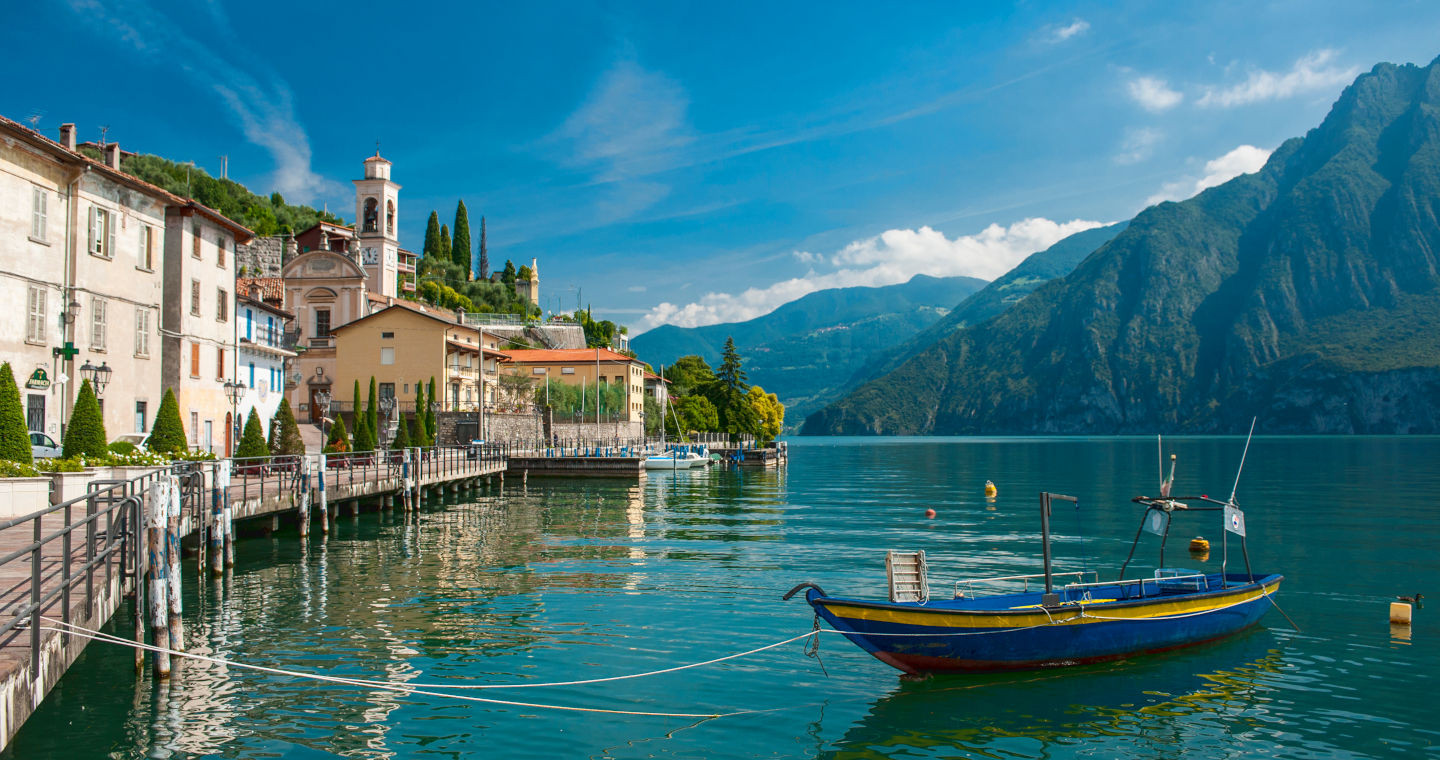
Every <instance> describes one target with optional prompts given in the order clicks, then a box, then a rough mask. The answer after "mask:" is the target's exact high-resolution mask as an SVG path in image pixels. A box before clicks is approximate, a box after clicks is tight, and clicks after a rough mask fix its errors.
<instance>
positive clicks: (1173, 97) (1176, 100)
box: [1126, 77, 1185, 113]
mask: <svg viewBox="0 0 1440 760" xmlns="http://www.w3.org/2000/svg"><path fill="white" fill-rule="evenodd" d="M1126 89H1128V90H1129V91H1130V97H1131V98H1132V99H1134V101H1135V102H1136V103H1139V104H1140V107H1141V108H1144V109H1145V110H1147V111H1150V112H1152V113H1159V112H1160V111H1164V110H1166V109H1168V108H1174V107H1175V106H1177V105H1179V104H1180V101H1182V100H1184V99H1185V96H1184V95H1181V94H1180V93H1179V92H1177V91H1175V90H1172V89H1170V86H1169V85H1168V84H1166V82H1165V80H1164V79H1156V78H1155V77H1136V78H1135V79H1132V80H1130V84H1129V85H1127V86H1126Z"/></svg>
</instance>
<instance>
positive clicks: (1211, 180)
mask: <svg viewBox="0 0 1440 760" xmlns="http://www.w3.org/2000/svg"><path fill="white" fill-rule="evenodd" d="M3 1H4V2H5V3H6V4H8V5H11V8H10V9H9V11H8V12H7V13H6V14H5V16H6V20H7V23H6V24H4V25H3V28H0V41H3V47H4V49H5V50H6V51H7V52H8V55H7V56H6V58H7V61H8V64H6V65H8V66H10V67H12V70H11V71H10V72H9V74H10V75H9V76H8V77H6V86H5V87H4V88H0V114H3V115H5V116H8V117H10V118H13V119H16V120H21V121H24V120H30V119H34V120H35V121H34V123H35V124H36V127H37V128H38V129H39V130H41V131H42V132H44V133H45V134H47V135H49V136H51V137H55V136H56V135H57V130H58V127H59V125H60V124H61V123H65V122H74V123H75V124H76V125H77V129H78V132H79V135H80V137H81V139H82V140H86V139H90V140H94V139H99V138H100V135H101V127H102V126H105V127H107V128H108V129H107V132H106V135H107V136H108V139H110V140H112V141H118V142H119V143H120V144H121V146H122V147H123V148H124V149H126V150H136V151H140V152H145V153H156V154H159V155H163V156H165V157H167V158H171V159H174V160H178V161H195V162H196V163H197V164H199V165H200V166H202V167H205V168H206V169H207V170H208V171H210V172H211V173H214V174H218V172H219V164H220V156H222V155H224V156H228V161H229V164H228V166H229V176H230V177H231V178H233V179H236V180H238V181H240V182H243V183H244V184H245V185H246V186H248V187H249V188H250V189H251V190H253V191H255V192H258V193H261V194H267V193H269V192H271V191H279V192H281V193H282V194H283V195H284V196H285V198H286V199H287V200H289V201H291V202H304V203H308V204H311V205H314V206H316V207H322V206H323V207H327V208H329V210H331V211H332V212H336V213H339V214H341V215H342V216H344V217H345V218H346V219H347V220H353V217H354V215H355V211H354V208H355V201H354V191H353V187H352V185H351V182H350V180H352V179H355V178H357V177H358V176H360V174H361V170H362V163H361V162H362V161H363V160H364V159H365V158H366V157H367V156H369V155H371V154H373V153H374V152H375V150H376V144H377V142H378V143H379V150H380V152H381V153H382V154H383V155H384V156H385V157H386V158H388V159H390V160H391V161H393V162H394V167H393V178H394V179H395V181H396V182H398V183H400V184H401V185H402V186H403V187H402V189H401V191H400V208H399V217H400V218H399V221H400V237H401V244H402V246H404V247H407V248H410V249H412V250H415V251H419V250H420V249H421V243H422V240H423V237H424V231H425V223H426V221H427V220H428V218H429V215H430V212H431V210H436V211H438V212H439V214H440V218H441V221H442V222H447V223H448V222H451V221H452V220H453V217H454V213H455V207H456V204H457V202H458V201H459V200H462V199H463V200H464V202H465V204H466V206H467V208H468V210H469V215H470V219H471V220H472V225H475V226H477V227H478V218H479V217H480V216H482V215H483V216H484V217H485V218H486V223H487V236H488V243H489V254H490V262H491V265H492V267H495V268H499V267H501V266H503V263H504V261H505V260H506V259H510V260H513V261H515V262H516V264H517V266H518V265H519V264H521V263H529V262H530V260H531V259H532V258H534V259H536V260H538V264H539V267H538V268H539V272H540V288H541V301H542V303H541V304H540V305H541V306H542V307H544V308H546V309H547V310H573V309H574V308H576V307H577V306H591V307H593V309H594V311H595V313H596V314H597V316H601V317H604V318H608V319H612V320H614V321H616V322H619V323H621V324H626V325H629V326H630V329H631V332H632V334H633V333H638V332H641V331H643V330H645V329H649V328H651V327H654V326H656V325H658V324H665V323H670V324H677V325H682V326H693V325H700V324H710V323H715V322H730V321H739V320H743V319H749V318H753V317H755V316H759V315H761V314H764V313H766V312H768V311H769V310H771V309H773V308H775V307H776V306H779V305H780V304H782V303H785V302H787V301H790V300H793V299H794V298H798V297H800V296H802V295H805V294H806V293H809V292H812V291H814V290H818V289H821V288H828V287H844V286H853V285H888V284H893V283H897V282H903V281H905V280H908V279H909V278H910V277H913V276H914V275H916V274H929V275H936V276H948V275H969V276H975V277H982V278H986V279H992V278H994V277H996V276H999V275H1000V274H1003V273H1004V272H1005V271H1006V270H1008V269H1009V268H1010V267H1012V266H1014V265H1015V264H1016V263H1018V262H1019V261H1020V260H1021V259H1023V258H1024V257H1025V256H1026V255H1028V254H1029V253H1032V252H1034V251H1036V250H1040V249H1043V248H1045V247H1047V246H1049V245H1050V244H1052V243H1054V242H1056V241H1057V240H1059V239H1061V238H1063V237H1064V236H1066V235H1068V234H1071V233H1073V232H1077V231H1079V230H1082V229H1086V228H1088V227H1093V226H1096V225H1098V224H1102V223H1109V222H1114V221H1120V220H1123V219H1128V218H1130V217H1132V216H1133V215H1134V214H1135V213H1136V212H1138V211H1139V210H1141V209H1143V208H1144V207H1145V206H1147V205H1149V204H1152V203H1155V202H1159V201H1162V200H1167V199H1169V200H1177V199H1182V198H1186V197H1189V196H1191V195H1193V194H1195V193H1196V192H1198V191H1200V190H1203V189H1204V188H1206V187H1211V186H1214V185H1216V184H1220V183H1221V182H1224V181H1225V180H1227V179H1229V178H1231V177H1233V176H1236V175H1237V174H1240V173H1244V172H1251V171H1255V170H1257V169H1258V168H1259V167H1260V166H1261V165H1263V163H1264V161H1265V158H1266V157H1267V156H1268V155H1269V153H1270V152H1271V151H1272V150H1274V149H1275V148H1276V147H1277V146H1278V145H1279V144H1280V143H1281V142H1283V141H1284V140H1285V139H1287V138H1290V137H1296V136H1301V135H1303V134H1304V133H1305V131H1306V130H1308V129H1310V128H1312V127H1314V126H1316V125H1317V124H1319V123H1320V121H1321V120H1322V119H1323V118H1324V116H1325V114H1326V112H1327V111H1328V110H1329V107H1330V105H1331V103H1333V102H1334V100H1335V98H1336V97H1337V96H1338V95H1339V93H1340V92H1341V90H1343V89H1344V87H1345V86H1346V85H1347V84H1348V83H1349V82H1351V81H1352V80H1353V79H1354V77H1355V76H1357V75H1358V74H1360V73H1362V72H1364V71H1366V70H1369V69H1370V68H1371V67H1372V66H1373V65H1375V64H1376V63H1379V62H1393V63H1406V62H1411V63H1418V64H1425V63H1428V62H1429V61H1430V60H1432V59H1433V58H1435V57H1436V56H1437V55H1440V42H1437V41H1436V39H1437V38H1436V36H1435V34H1434V31H1435V30H1436V29H1440V3H1434V2H1391V3H1385V2H1377V3H1370V2H1355V3H1339V2H1323V1H1322V2H1275V3H1257V2H1209V3H1153V2H1119V3H1089V2H1080V3H1068V2H1056V3H1048V2H1019V3H1015V4H1013V5H1008V6H1002V5H998V4H981V3H956V2H944V3H923V2H912V3H874V2H826V3H790V4H785V3H745V2H736V3H681V2H674V3H654V2H636V3H621V2H606V3H580V2H574V3H570V2H564V3H558V2H557V3H543V4H542V3H485V2H475V3H464V4H455V5H454V6H453V7H441V6H440V4H423V3H417V4H416V5H415V6H409V5H405V4H397V3H390V2H387V3H378V2H350V3H345V4H334V5H329V4H323V3H293V2H291V3H283V4H282V3H275V2H268V1H267V0H251V1H250V2H245V3H226V2H221V0H190V1H188V2H161V1H160V0H59V1H57V2H47V3H20V2H17V0H3ZM432 5H434V6H435V7H431V6H432ZM472 235H473V237H474V239H475V240H476V243H477V244H478V239H479V235H478V230H475V231H474V232H473V233H472Z"/></svg>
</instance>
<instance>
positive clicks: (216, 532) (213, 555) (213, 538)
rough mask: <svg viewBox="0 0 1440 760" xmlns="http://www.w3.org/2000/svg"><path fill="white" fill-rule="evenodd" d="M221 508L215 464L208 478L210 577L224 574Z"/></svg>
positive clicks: (218, 478) (218, 474)
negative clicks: (211, 474) (212, 475)
mask: <svg viewBox="0 0 1440 760" xmlns="http://www.w3.org/2000/svg"><path fill="white" fill-rule="evenodd" d="M221 509H222V508H221V506H220V472H219V469H218V465H217V469H216V471H215V475H214V477H212V478H211V479H210V520H209V522H210V525H209V526H208V527H209V534H210V535H209V538H210V541H209V542H208V543H209V546H208V547H207V549H208V551H209V554H210V577H212V578H219V577H220V576H222V575H224V574H225V556H224V552H225V546H224V544H225V536H224V535H223V531H224V528H223V527H222V525H223V521H222V520H221V517H220V513H221ZM198 513H199V512H198V510H197V514H198Z"/></svg>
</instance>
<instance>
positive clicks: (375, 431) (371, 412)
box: [365, 375, 380, 441]
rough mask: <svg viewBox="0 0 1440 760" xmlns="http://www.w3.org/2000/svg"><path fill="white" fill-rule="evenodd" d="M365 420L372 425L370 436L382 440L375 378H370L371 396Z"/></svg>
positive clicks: (367, 399) (367, 401)
mask: <svg viewBox="0 0 1440 760" xmlns="http://www.w3.org/2000/svg"><path fill="white" fill-rule="evenodd" d="M365 418H366V421H367V422H369V423H370V434H371V435H373V436H375V440H376V441H379V440H380V409H379V407H377V406H376V405H375V376H374V375H371V376H370V396H369V397H368V398H366V399H365Z"/></svg>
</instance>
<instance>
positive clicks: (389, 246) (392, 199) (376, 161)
mask: <svg viewBox="0 0 1440 760" xmlns="http://www.w3.org/2000/svg"><path fill="white" fill-rule="evenodd" d="M354 182H355V220H356V221H355V237H356V239H357V240H358V241H359V244H360V265H361V266H363V267H364V268H365V274H366V281H365V286H366V289H368V290H369V291H370V293H371V294H374V295H382V296H391V297H393V296H395V295H396V293H397V292H398V288H397V282H396V280H397V275H398V274H399V271H400V269H399V267H400V263H399V258H400V238H399V237H398V235H399V233H398V232H397V230H398V225H399V216H398V214H399V211H400V209H399V204H400V186H399V185H397V184H395V183H394V182H392V181H391V180H390V162H389V161H387V160H385V159H383V158H381V157H380V152H379V151H376V152H375V155H373V156H371V157H369V158H367V159H365V178H364V179H357V180H354ZM362 316H363V315H362ZM337 327H338V325H337Z"/></svg>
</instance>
